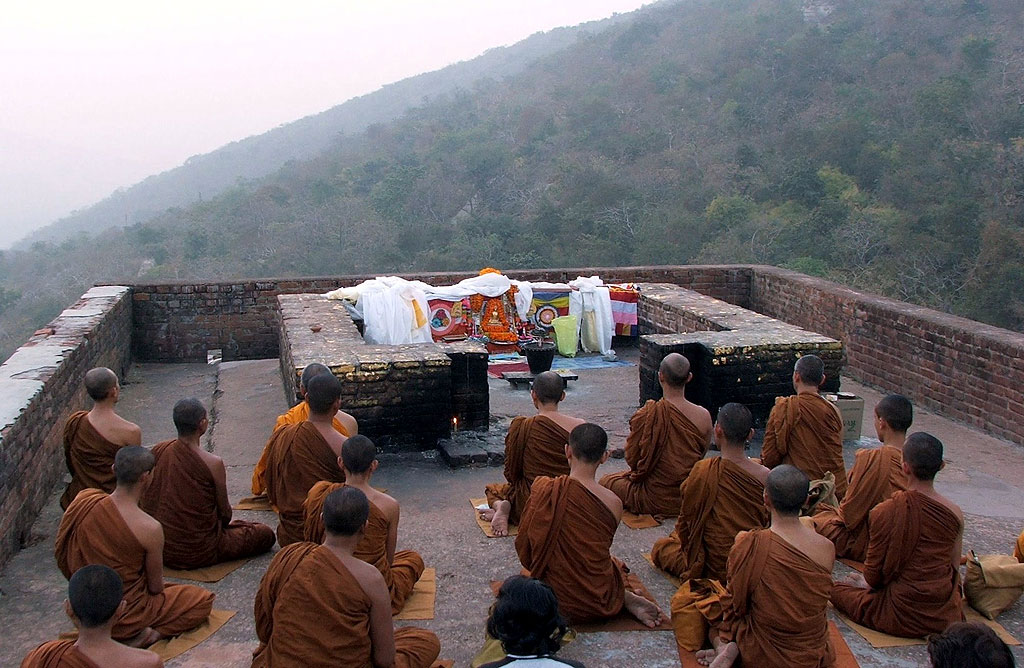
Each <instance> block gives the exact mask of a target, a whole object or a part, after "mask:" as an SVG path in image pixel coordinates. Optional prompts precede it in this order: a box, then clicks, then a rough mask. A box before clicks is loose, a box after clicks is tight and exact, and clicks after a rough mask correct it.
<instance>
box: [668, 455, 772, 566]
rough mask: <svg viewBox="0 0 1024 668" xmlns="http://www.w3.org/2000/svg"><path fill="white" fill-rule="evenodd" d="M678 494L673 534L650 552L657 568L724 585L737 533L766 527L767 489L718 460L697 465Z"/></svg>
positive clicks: (750, 477) (714, 459)
mask: <svg viewBox="0 0 1024 668" xmlns="http://www.w3.org/2000/svg"><path fill="white" fill-rule="evenodd" d="M680 494H681V495H682V497H683V502H682V505H681V506H680V509H679V519H678V520H676V528H675V530H674V531H673V532H672V533H671V534H669V536H668V537H667V538H659V539H658V540H656V541H655V542H654V547H653V548H652V549H651V559H652V561H654V565H655V566H657V567H658V568H660V569H662V570H664V571H667V572H669V573H672V574H673V575H676V576H678V577H679V578H681V579H683V580H689V579H691V578H710V579H712V580H719V581H721V582H725V581H726V579H725V578H726V561H727V559H728V558H729V550H731V549H732V545H733V542H734V541H735V539H736V534H738V533H739V532H741V531H747V530H749V529H759V528H761V527H764V526H766V525H767V524H768V520H769V519H770V516H769V514H768V509H767V508H765V505H764V485H762V484H761V481H760V480H758V479H757V478H755V477H753V476H751V475H750V474H749V473H747V472H746V471H744V470H743V469H742V468H740V467H739V466H738V465H737V464H735V463H733V462H731V461H729V460H728V459H723V458H722V457H714V458H712V459H702V460H701V461H699V462H697V464H696V465H695V466H694V467H693V470H692V471H691V472H690V476H689V477H688V478H687V479H686V482H684V483H683V485H682V488H681V489H680Z"/></svg>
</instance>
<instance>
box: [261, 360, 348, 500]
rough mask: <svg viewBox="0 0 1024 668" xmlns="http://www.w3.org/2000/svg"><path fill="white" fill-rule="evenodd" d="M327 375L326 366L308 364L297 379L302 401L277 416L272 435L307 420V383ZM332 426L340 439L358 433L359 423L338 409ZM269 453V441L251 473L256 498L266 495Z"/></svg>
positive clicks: (329, 372) (328, 370)
mask: <svg viewBox="0 0 1024 668" xmlns="http://www.w3.org/2000/svg"><path fill="white" fill-rule="evenodd" d="M327 374H330V375H333V374H332V373H331V370H330V369H329V368H328V367H327V366H325V365H323V364H319V363H313V364H310V365H308V366H307V367H306V368H305V369H303V370H302V376H301V377H300V379H299V394H301V395H302V401H300V402H299V403H297V404H295V405H294V406H292V407H291V408H290V409H289V410H288V412H286V413H285V414H284V415H278V416H277V422H275V423H274V433H277V431H278V430H279V429H281V428H282V427H288V426H291V425H296V424H300V423H302V422H305V421H306V420H308V419H309V402H308V401H306V387H308V385H309V381H311V380H312V379H313V378H314V377H315V376H322V375H327ZM332 424H333V425H334V430H335V431H337V432H338V433H339V434H341V436H342V439H345V438H348V437H349V436H355V435H356V434H358V433H359V423H358V422H356V419H355V418H354V417H352V416H351V415H349V414H348V413H346V412H345V411H343V410H340V409H339V410H338V412H337V413H335V415H334V420H333V421H332ZM270 440H271V441H272V440H274V437H273V436H271V437H270ZM269 451H270V441H267V444H266V445H264V446H263V452H262V453H261V454H260V460H259V461H258V462H256V468H254V469H253V471H252V493H253V494H254V495H256V496H263V495H265V494H266V493H267V453H268V452H269Z"/></svg>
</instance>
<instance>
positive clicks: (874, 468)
mask: <svg viewBox="0 0 1024 668" xmlns="http://www.w3.org/2000/svg"><path fill="white" fill-rule="evenodd" d="M848 479H849V487H848V488H847V490H846V496H845V497H844V498H843V502H842V503H841V504H839V507H838V508H834V507H832V506H822V507H821V508H820V510H819V511H818V512H817V513H815V515H814V517H813V518H812V520H813V522H814V528H815V529H816V530H817V532H818V533H820V534H821V535H822V536H825V537H826V538H828V539H829V540H830V541H832V542H833V543H835V546H836V556H837V557H843V558H846V559H854V560H856V561H864V559H865V557H866V556H867V551H868V535H869V526H868V514H869V513H870V512H871V510H872V509H873V508H874V507H875V506H877V505H878V504H880V503H881V502H882V501H885V500H886V499H888V498H889V497H890V496H892V495H893V493H895V492H899V491H902V490H904V489H906V488H907V476H906V474H905V473H903V453H902V452H900V451H899V450H898V449H897V448H893V447H890V446H887V445H884V446H882V447H880V448H864V449H862V450H858V451H857V459H856V461H855V462H854V464H853V468H852V469H850V475H849V476H848Z"/></svg>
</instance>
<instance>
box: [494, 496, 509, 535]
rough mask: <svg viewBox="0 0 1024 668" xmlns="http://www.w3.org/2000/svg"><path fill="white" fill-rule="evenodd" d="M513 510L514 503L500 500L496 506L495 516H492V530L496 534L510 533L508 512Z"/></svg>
mask: <svg viewBox="0 0 1024 668" xmlns="http://www.w3.org/2000/svg"><path fill="white" fill-rule="evenodd" d="M510 512H512V504H511V503H509V502H508V501H498V503H496V504H495V506H494V517H492V518H491V532H493V533H494V535H495V536H507V535H508V514H509V513H510Z"/></svg>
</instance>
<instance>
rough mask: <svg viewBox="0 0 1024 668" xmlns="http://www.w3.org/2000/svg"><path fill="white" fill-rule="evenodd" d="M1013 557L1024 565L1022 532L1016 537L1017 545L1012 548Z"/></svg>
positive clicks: (1023, 534) (1023, 536)
mask: <svg viewBox="0 0 1024 668" xmlns="http://www.w3.org/2000/svg"><path fill="white" fill-rule="evenodd" d="M1013 556H1015V557H1017V561H1019V562H1021V563H1022V564H1024V531H1021V532H1020V535H1019V536H1017V545H1016V546H1015V547H1014V548H1013Z"/></svg>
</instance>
